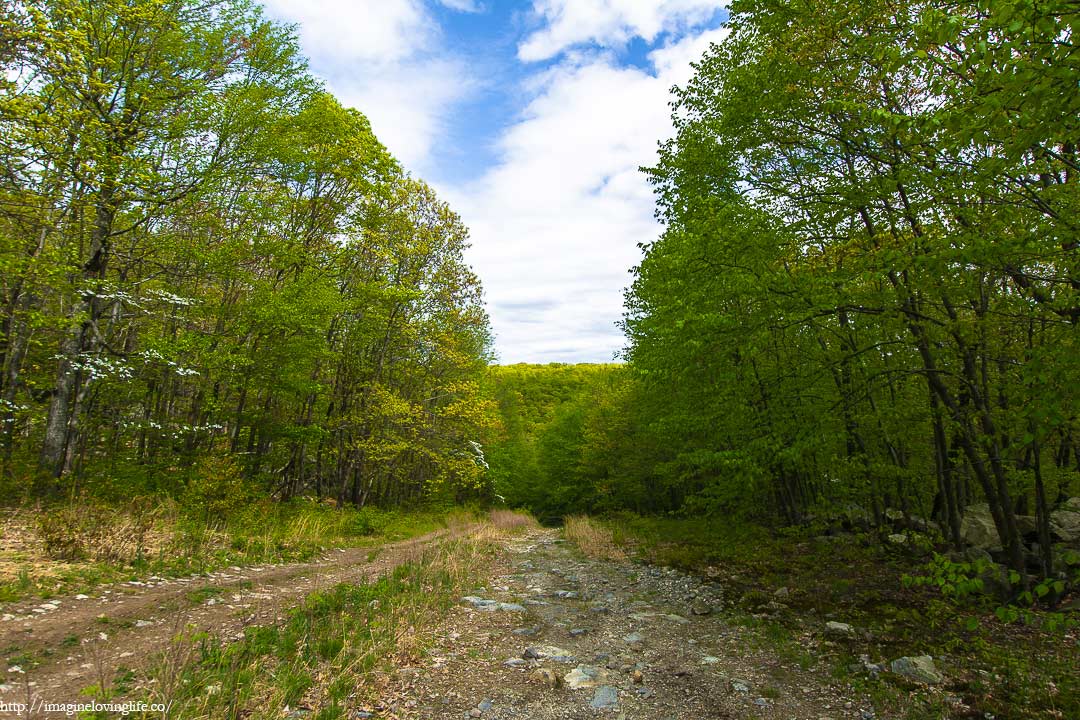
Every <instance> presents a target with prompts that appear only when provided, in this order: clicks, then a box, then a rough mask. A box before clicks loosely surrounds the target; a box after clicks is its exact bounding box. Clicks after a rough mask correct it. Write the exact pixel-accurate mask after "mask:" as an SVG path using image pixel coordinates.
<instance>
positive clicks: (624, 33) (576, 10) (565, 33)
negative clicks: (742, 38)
mask: <svg viewBox="0 0 1080 720" xmlns="http://www.w3.org/2000/svg"><path fill="white" fill-rule="evenodd" d="M726 5H727V3H726V2H725V1H723V0H535V1H534V3H533V12H534V13H535V14H536V15H537V16H538V17H539V18H540V19H541V21H542V27H541V28H540V29H539V30H537V31H536V32H534V33H532V34H531V35H529V36H528V37H527V38H525V40H524V42H522V43H521V45H519V46H518V57H519V58H521V59H522V60H525V61H535V60H547V59H549V58H553V57H555V56H557V55H559V54H560V53H562V52H563V51H565V50H567V49H569V48H571V47H573V46H574V45H578V44H580V43H596V44H599V45H601V46H604V47H619V46H622V45H625V44H626V43H627V42H629V41H630V40H631V39H632V38H634V37H638V36H639V37H642V38H644V39H645V40H646V41H647V42H649V43H652V42H653V41H655V40H656V37H657V36H658V35H659V34H660V33H662V32H676V33H680V34H681V33H682V32H683V31H686V30H688V29H689V28H693V27H694V26H697V25H700V24H702V23H705V22H707V21H708V20H709V19H710V18H711V17H712V16H713V15H714V14H715V12H716V11H717V10H718V9H720V8H722V7H725V6H726Z"/></svg>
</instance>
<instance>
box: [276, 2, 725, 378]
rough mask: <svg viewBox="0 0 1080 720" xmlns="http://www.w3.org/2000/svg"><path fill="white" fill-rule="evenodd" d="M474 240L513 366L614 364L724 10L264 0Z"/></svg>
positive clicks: (504, 353) (500, 345) (504, 357)
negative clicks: (670, 161)
mask: <svg viewBox="0 0 1080 720" xmlns="http://www.w3.org/2000/svg"><path fill="white" fill-rule="evenodd" d="M265 2H266V5H267V8H268V10H269V12H270V14H271V15H272V16H274V17H277V18H279V19H282V20H284V21H287V22H292V23H296V24H297V25H298V27H299V30H300V41H301V44H302V46H303V49H304V51H305V53H306V54H307V55H308V57H309V58H310V59H311V67H312V69H313V70H314V72H315V73H316V74H318V75H320V76H321V77H323V78H324V79H325V80H326V82H327V85H328V86H329V88H330V89H331V90H332V91H333V92H334V93H335V94H336V95H337V96H338V97H339V98H340V99H341V100H342V101H343V102H344V103H345V104H347V105H351V106H353V107H356V108H357V109H359V110H361V111H362V112H364V113H365V114H366V115H367V116H368V117H369V118H370V119H371V122H372V126H373V128H374V129H375V132H376V134H377V135H378V136H379V138H380V139H381V140H382V141H383V142H384V143H385V144H386V145H387V146H388V147H389V149H390V151H391V152H392V153H394V154H395V155H396V156H397V157H398V158H399V159H400V160H401V161H402V162H403V163H404V165H405V167H406V168H407V169H409V170H410V171H412V172H413V173H415V174H416V175H418V176H419V177H422V178H423V179H425V180H427V181H428V182H429V183H431V184H432V185H433V186H434V187H435V188H436V190H437V191H438V192H439V194H440V195H441V196H442V197H443V198H444V199H445V200H447V201H448V202H449V203H450V205H451V207H453V208H454V210H456V211H457V212H458V213H460V214H461V216H462V219H463V220H464V221H465V223H466V225H468V226H469V228H470V231H471V240H472V248H471V249H470V250H469V253H468V256H467V259H468V260H469V262H470V263H471V264H472V265H473V267H474V268H475V269H476V271H477V273H478V274H479V275H480V278H481V280H482V282H483V284H484V288H485V294H486V298H487V303H488V311H489V313H490V315H491V319H492V324H493V327H494V331H495V334H496V352H497V353H498V356H499V359H500V361H501V362H605V361H610V360H611V359H612V357H613V356H614V355H615V353H616V352H617V351H618V350H619V349H620V348H621V347H622V346H623V344H624V340H623V337H622V335H621V333H620V332H619V330H618V329H617V327H616V322H617V321H618V320H619V318H620V317H621V314H622V298H623V290H624V288H625V287H626V286H627V285H628V284H629V282H630V280H631V276H630V275H629V272H628V271H629V269H630V268H631V267H632V266H633V265H634V264H636V263H637V262H638V260H639V259H640V252H639V250H638V243H642V242H648V241H650V240H652V239H654V238H655V237H656V235H657V234H658V232H659V231H660V228H659V226H658V225H657V223H656V221H655V219H654V218H653V209H654V205H653V200H652V195H651V191H650V189H649V187H648V185H647V183H646V182H645V180H644V177H642V175H641V173H640V172H638V167H639V166H641V165H650V164H652V163H653V162H654V161H655V157H656V146H657V143H658V142H659V141H660V140H663V139H665V138H667V137H668V136H669V135H670V133H671V124H670V119H669V117H668V115H669V108H668V105H667V103H668V100H669V92H668V91H669V89H670V87H671V86H672V85H675V84H682V83H685V82H686V81H687V80H688V79H689V78H690V76H691V74H692V69H691V67H690V63H691V62H692V61H694V60H697V59H698V58H699V57H700V56H701V54H702V53H703V52H704V51H705V50H706V49H707V48H708V45H709V43H710V42H719V41H721V40H722V38H723V36H724V33H725V31H724V29H723V28H722V22H723V20H724V19H725V16H726V13H725V11H724V9H723V3H721V2H715V1H710V0H513V1H506V0H504V1H496V0H265Z"/></svg>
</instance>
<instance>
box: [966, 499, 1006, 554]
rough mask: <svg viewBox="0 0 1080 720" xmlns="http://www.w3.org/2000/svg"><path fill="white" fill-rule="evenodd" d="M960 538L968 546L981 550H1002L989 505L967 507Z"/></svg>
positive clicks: (980, 504) (981, 504)
mask: <svg viewBox="0 0 1080 720" xmlns="http://www.w3.org/2000/svg"><path fill="white" fill-rule="evenodd" d="M960 537H961V538H962V539H963V540H964V542H966V543H967V544H968V545H971V546H972V547H976V548H979V549H980V550H1000V549H1001V540H1000V538H998V534H997V527H996V526H995V525H994V517H993V515H991V514H990V506H989V505H988V504H986V503H978V504H976V505H969V506H968V507H967V510H965V511H964V519H963V520H962V521H961V522H960Z"/></svg>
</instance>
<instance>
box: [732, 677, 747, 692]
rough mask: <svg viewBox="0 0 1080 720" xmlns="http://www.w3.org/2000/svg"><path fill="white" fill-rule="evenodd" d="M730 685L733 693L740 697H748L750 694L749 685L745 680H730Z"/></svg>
mask: <svg viewBox="0 0 1080 720" xmlns="http://www.w3.org/2000/svg"><path fill="white" fill-rule="evenodd" d="M730 684H731V689H732V691H733V692H737V693H740V694H742V695H748V694H749V693H750V683H748V682H746V681H745V680H739V679H738V678H732V680H731V683H730Z"/></svg>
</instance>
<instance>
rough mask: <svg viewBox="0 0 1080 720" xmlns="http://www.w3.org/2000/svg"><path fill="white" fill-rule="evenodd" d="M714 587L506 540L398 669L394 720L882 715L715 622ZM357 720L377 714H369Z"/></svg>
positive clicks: (551, 544)
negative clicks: (418, 659)
mask: <svg viewBox="0 0 1080 720" xmlns="http://www.w3.org/2000/svg"><path fill="white" fill-rule="evenodd" d="M723 605H724V598H723V589H722V588H720V587H718V586H716V585H714V584H711V583H708V582H702V581H700V580H698V579H696V578H694V577H691V576H688V575H685V574H683V573H680V572H677V571H674V570H671V569H663V568H657V567H651V566H647V565H641V564H638V563H632V562H629V561H611V560H596V559H585V558H583V557H582V556H581V555H580V554H579V553H577V552H576V551H574V550H573V549H572V547H571V546H570V545H569V544H568V543H566V542H565V541H563V540H562V539H561V537H560V535H559V533H558V532H557V531H555V530H548V529H543V530H533V531H531V532H529V533H528V534H526V535H525V536H519V537H517V538H515V539H514V540H512V541H510V542H509V543H508V546H507V552H506V554H505V556H504V558H503V560H502V568H501V570H500V571H497V573H496V575H494V576H493V577H492V578H491V579H490V581H489V582H488V583H487V584H486V585H484V586H481V587H477V588H475V589H474V590H473V592H472V593H471V594H470V595H468V596H465V597H464V598H462V599H461V601H460V603H459V605H458V606H457V607H456V608H455V610H454V611H453V612H452V613H451V615H450V617H449V618H448V620H447V621H446V622H445V623H444V624H443V625H442V626H441V628H440V631H439V632H438V634H437V641H436V643H435V646H434V647H432V648H431V649H430V652H429V654H428V656H427V657H426V658H425V659H424V661H423V662H422V663H421V664H419V665H418V666H416V667H409V668H401V669H399V671H398V673H397V682H396V687H395V688H394V690H393V692H392V693H391V694H392V695H393V697H388V698H386V702H385V704H384V705H383V707H382V711H383V712H385V713H386V714H387V715H389V716H393V717H402V718H491V719H492V720H508V719H510V718H523V719H524V718H528V719H530V720H547V719H555V718H596V717H615V718H626V719H627V720H629V719H631V718H641V719H643V720H644V719H646V718H647V719H649V720H668V719H671V720H695V719H697V718H785V719H789V720H794V719H803V718H806V719H808V720H825V719H826V718H830V719H839V718H858V719H859V720H869V718H874V717H878V716H877V715H875V711H874V708H873V707H872V704H871V702H870V700H869V699H868V698H866V697H862V696H860V695H859V694H857V693H856V692H854V691H852V690H851V689H850V688H847V687H844V686H843V685H840V684H837V683H835V682H834V681H833V680H832V679H831V678H830V677H829V675H828V670H827V669H820V670H807V669H804V668H802V667H800V665H799V664H798V663H797V661H796V660H794V659H789V658H784V657H780V656H778V654H777V651H776V649H775V648H774V647H772V646H770V645H769V644H768V643H762V642H760V640H761V635H760V631H755V630H752V629H749V628H747V627H745V626H742V625H737V624H733V623H732V622H731V620H730V618H729V617H726V616H725V614H724V613H722V612H720V608H721V607H722V606H723ZM365 716H378V713H373V714H372V715H365Z"/></svg>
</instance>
